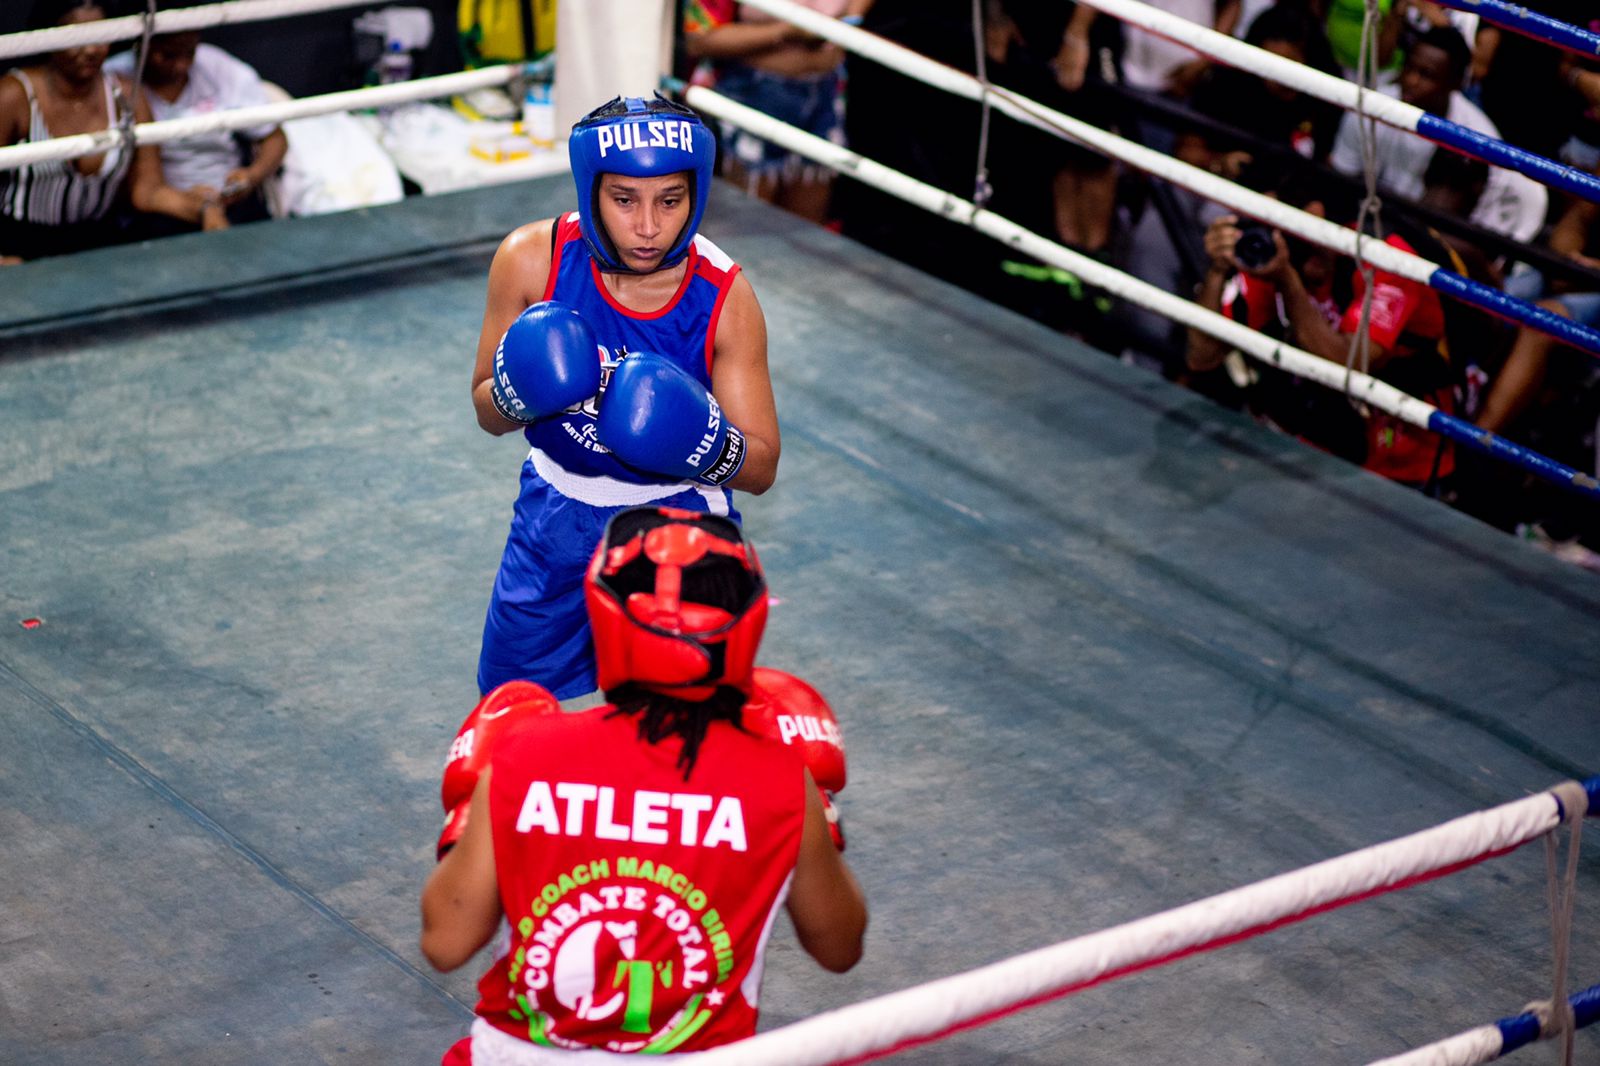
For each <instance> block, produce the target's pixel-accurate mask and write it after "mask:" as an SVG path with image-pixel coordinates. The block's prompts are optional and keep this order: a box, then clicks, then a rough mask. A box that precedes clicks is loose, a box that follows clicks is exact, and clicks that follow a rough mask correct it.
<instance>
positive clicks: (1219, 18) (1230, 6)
mask: <svg viewBox="0 0 1600 1066" xmlns="http://www.w3.org/2000/svg"><path fill="white" fill-rule="evenodd" d="M1243 10H1244V0H1219V2H1218V4H1217V7H1216V17H1215V18H1214V19H1213V20H1212V23H1211V28H1212V29H1214V30H1216V31H1217V32H1218V33H1226V34H1227V35H1228V36H1229V37H1232V36H1233V31H1234V30H1236V29H1238V28H1239V13H1240V12H1241V11H1243Z"/></svg>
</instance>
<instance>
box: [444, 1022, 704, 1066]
mask: <svg viewBox="0 0 1600 1066" xmlns="http://www.w3.org/2000/svg"><path fill="white" fill-rule="evenodd" d="M690 1057H691V1056H688V1055H623V1054H619V1053H618V1052H615V1051H601V1050H599V1049H598V1048H590V1049H589V1050H587V1051H567V1050H564V1049H562V1048H549V1047H542V1046H540V1045H538V1044H534V1043H531V1042H529V1041H527V1040H523V1039H521V1038H519V1037H515V1036H512V1035H511V1034H510V1033H503V1032H501V1031H500V1030H499V1029H496V1028H495V1027H494V1026H492V1025H490V1024H489V1023H488V1022H486V1021H484V1020H483V1019H482V1018H474V1019H473V1020H472V1066H589V1064H590V1063H605V1062H632V1063H638V1062H639V1061H640V1059H647V1060H648V1061H650V1062H670V1061H672V1060H674V1059H676V1060H679V1061H682V1060H683V1059H686V1058H690Z"/></svg>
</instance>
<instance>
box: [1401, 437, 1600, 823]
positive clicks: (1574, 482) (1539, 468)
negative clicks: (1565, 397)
mask: <svg viewBox="0 0 1600 1066" xmlns="http://www.w3.org/2000/svg"><path fill="white" fill-rule="evenodd" d="M1427 428H1428V430H1429V431H1430V432H1433V433H1437V434H1439V436H1441V437H1447V438H1449V439H1450V440H1453V441H1456V442H1457V443H1459V444H1465V445H1467V446H1468V447H1471V448H1476V449H1477V450H1478V451H1481V452H1486V453H1488V454H1489V455H1492V456H1494V457H1495V458H1496V459H1504V460H1506V461H1508V462H1512V463H1515V464H1517V465H1518V466H1520V467H1522V468H1523V469H1524V470H1527V471H1530V472H1531V473H1534V474H1537V475H1539V476H1540V477H1542V478H1544V479H1545V480H1546V481H1553V482H1555V483H1556V484H1557V485H1561V486H1563V487H1565V488H1569V489H1571V490H1573V491H1574V492H1576V493H1578V494H1579V495H1581V496H1587V497H1588V498H1589V499H1591V500H1596V501H1600V481H1596V480H1595V476H1594V475H1593V474H1586V473H1584V472H1583V471H1582V470H1575V469H1573V468H1572V467H1570V466H1567V465H1566V464H1564V463H1558V462H1556V461H1555V460H1554V459H1551V458H1550V457H1548V456H1545V455H1540V454H1539V453H1538V452H1536V451H1533V450H1532V449H1531V448H1524V447H1523V446H1522V445H1520V444H1514V443H1512V442H1511V441H1508V440H1506V439H1505V438H1504V437H1500V436H1496V435H1495V434H1493V433H1490V432H1489V431H1488V430H1486V429H1479V428H1478V427H1477V426H1475V425H1473V424H1472V423H1471V422H1468V421H1465V420H1464V419H1460V418H1457V417H1456V416H1455V415H1447V414H1445V413H1444V412H1443V411H1437V410H1436V411H1434V412H1433V413H1431V414H1430V415H1428V427H1427ZM1596 787H1600V785H1596ZM1585 788H1590V786H1589V785H1585ZM1590 795H1591V796H1593V795H1594V789H1590Z"/></svg>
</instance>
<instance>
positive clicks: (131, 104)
mask: <svg viewBox="0 0 1600 1066" xmlns="http://www.w3.org/2000/svg"><path fill="white" fill-rule="evenodd" d="M141 17H142V19H143V22H144V30H143V33H142V34H141V36H140V37H139V43H138V45H137V46H136V50H137V59H136V60H135V62H134V64H133V82H132V86H131V88H130V90H129V91H130V92H131V93H132V98H131V99H130V100H129V101H128V103H127V106H125V107H119V108H118V109H117V133H118V134H119V135H120V136H121V138H122V143H123V145H124V146H125V148H126V151H127V152H128V154H129V155H132V154H133V153H134V152H136V151H138V150H139V141H138V133H137V123H138V115H139V94H140V93H142V92H144V64H145V60H147V59H148V58H149V57H150V38H151V37H154V36H155V27H156V0H145V9H144V15H143V16H141Z"/></svg>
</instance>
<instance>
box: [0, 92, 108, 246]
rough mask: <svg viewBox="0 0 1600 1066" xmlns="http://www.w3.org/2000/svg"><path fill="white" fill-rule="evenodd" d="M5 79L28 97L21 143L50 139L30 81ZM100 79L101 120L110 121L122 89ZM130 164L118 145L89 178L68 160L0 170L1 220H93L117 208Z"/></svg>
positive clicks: (54, 223)
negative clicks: (103, 108) (102, 93)
mask: <svg viewBox="0 0 1600 1066" xmlns="http://www.w3.org/2000/svg"><path fill="white" fill-rule="evenodd" d="M10 76H11V77H13V78H16V79H17V80H18V81H19V82H21V83H22V88H23V90H24V91H25V92H26V93H27V94H28V135H27V137H26V138H24V140H23V142H21V143H30V142H31V143H33V144H38V143H40V142H43V141H48V140H50V130H49V127H47V126H46V125H45V124H44V112H43V110H42V109H41V108H40V107H39V98H38V96H37V95H35V93H34V89H33V82H32V81H31V80H29V78H28V75H27V74H25V73H23V72H22V71H21V70H12V71H11V72H10ZM101 78H102V79H103V80H104V82H105V94H106V115H107V116H108V118H109V119H110V120H111V121H112V122H115V119H116V115H117V111H118V107H119V105H120V104H121V102H122V90H121V88H120V87H119V86H118V84H117V80H116V78H115V77H114V76H112V75H111V74H107V73H102V74H101ZM132 163H133V153H132V152H130V151H128V148H127V145H126V144H124V143H123V142H122V141H117V142H115V143H113V145H112V146H111V148H110V149H109V150H108V151H107V152H106V154H105V158H104V159H102V160H101V162H100V169H99V170H97V171H95V172H94V173H93V174H85V173H83V172H82V171H80V170H79V169H78V165H77V162H76V161H75V160H71V159H65V160H57V161H54V162H48V163H34V164H32V165H30V166H26V167H20V168H18V169H16V170H5V171H0V215H4V216H5V217H7V218H10V219H13V220H15V221H17V222H30V223H34V224H36V225H44V226H66V225H72V224H73V223H78V222H93V221H97V220H99V219H101V218H104V217H105V216H106V214H107V213H108V212H109V211H110V210H111V208H112V205H113V204H115V203H116V199H117V193H118V191H119V190H120V189H121V188H122V181H123V179H124V178H125V177H127V174H128V168H129V167H130V166H131V165H132Z"/></svg>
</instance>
